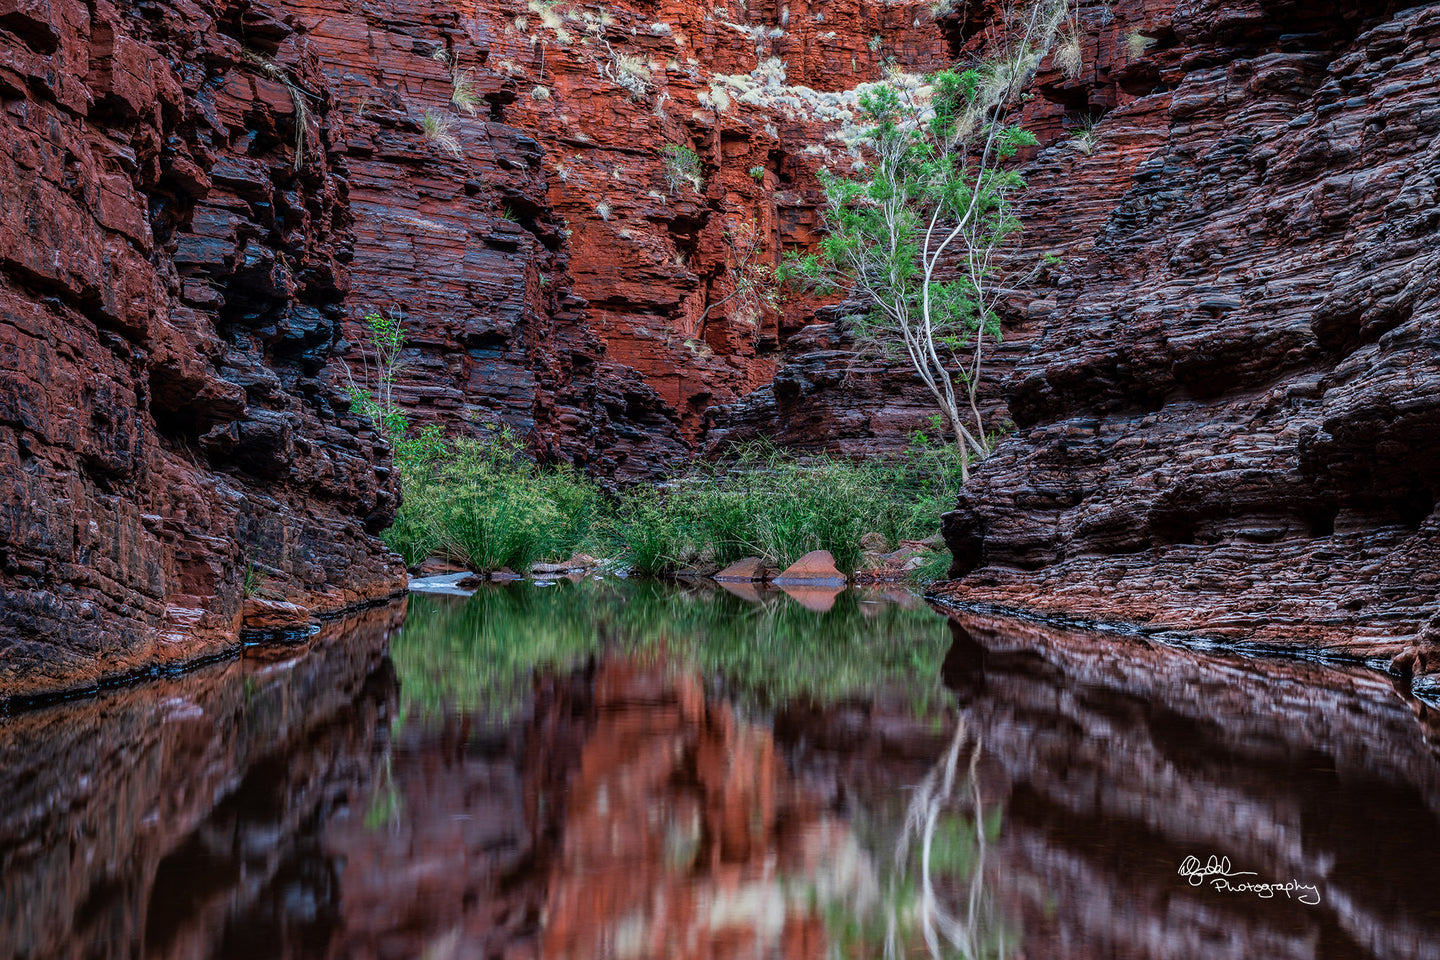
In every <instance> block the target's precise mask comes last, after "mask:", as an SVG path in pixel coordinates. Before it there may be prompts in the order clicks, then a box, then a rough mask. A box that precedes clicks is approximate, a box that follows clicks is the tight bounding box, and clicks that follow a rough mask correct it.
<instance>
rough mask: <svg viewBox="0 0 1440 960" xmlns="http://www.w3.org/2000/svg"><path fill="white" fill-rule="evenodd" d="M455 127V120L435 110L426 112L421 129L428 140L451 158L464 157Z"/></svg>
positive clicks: (421, 122) (421, 121)
mask: <svg viewBox="0 0 1440 960" xmlns="http://www.w3.org/2000/svg"><path fill="white" fill-rule="evenodd" d="M454 126H455V120H454V118H452V117H449V116H446V115H445V114H443V113H436V112H435V111H434V110H427V111H425V116H424V117H423V118H421V120H420V128H421V129H422V130H423V131H424V133H425V139H426V140H429V141H430V142H431V143H433V144H435V145H436V146H437V147H439V148H440V149H442V150H444V151H445V152H446V153H449V154H450V155H451V156H455V157H463V156H464V155H465V151H464V149H463V148H462V147H461V146H460V138H459V137H457V136H456V135H455V134H454V132H453V130H454Z"/></svg>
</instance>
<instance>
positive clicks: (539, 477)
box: [385, 430, 602, 570]
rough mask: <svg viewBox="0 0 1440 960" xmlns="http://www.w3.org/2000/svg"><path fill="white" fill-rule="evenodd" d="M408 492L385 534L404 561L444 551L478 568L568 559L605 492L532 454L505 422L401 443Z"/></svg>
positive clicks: (398, 457)
mask: <svg viewBox="0 0 1440 960" xmlns="http://www.w3.org/2000/svg"><path fill="white" fill-rule="evenodd" d="M395 460H396V463H397V465H398V466H399V468H400V482H401V488H402V490H403V492H404V500H403V502H402V504H401V507H400V512H399V514H398V515H397V516H396V518H395V523H394V525H393V526H391V528H390V529H389V530H388V531H386V533H385V540H386V542H387V543H388V544H389V545H390V546H391V547H392V548H393V549H394V550H395V551H396V552H397V553H399V554H400V555H401V556H402V557H404V558H405V561H406V562H407V563H412V564H413V563H419V562H420V561H421V560H424V559H425V558H426V557H428V556H431V555H434V554H441V555H444V556H446V557H449V558H451V559H454V560H456V561H458V562H461V563H464V564H465V565H467V566H469V567H470V568H472V569H475V570H494V569H498V568H500V567H506V566H508V567H511V568H512V569H515V570H523V569H524V568H526V567H528V566H529V565H530V564H531V563H534V562H535V561H536V560H540V559H556V560H560V559H565V558H566V557H568V556H570V555H571V554H573V553H574V552H575V551H576V549H578V548H579V547H580V546H581V544H582V541H584V540H585V539H586V538H587V537H588V536H589V535H590V533H591V530H592V528H593V526H594V523H595V519H596V515H597V514H598V512H599V509H600V505H601V502H602V499H601V497H602V495H601V493H600V491H599V490H598V488H596V487H595V486H594V485H593V484H592V483H590V482H589V481H587V480H585V479H583V478H581V477H578V476H577V475H576V474H575V473H574V472H573V471H571V470H569V469H547V468H542V467H540V466H538V465H536V464H535V463H533V462H531V461H530V460H529V459H528V458H527V457H526V455H525V448H524V444H523V443H522V442H521V441H520V440H519V439H518V438H516V437H515V436H514V434H512V433H510V432H509V431H508V430H505V431H501V432H500V433H499V434H496V435H495V436H493V437H490V438H486V439H483V440H474V439H468V438H467V439H459V440H454V441H449V442H446V441H444V440H442V439H440V437H439V433H438V430H432V431H431V432H429V433H426V432H424V431H422V433H421V435H420V436H419V437H417V438H416V439H413V440H404V441H400V442H398V443H397V444H396V456H395Z"/></svg>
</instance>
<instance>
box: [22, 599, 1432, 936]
mask: <svg viewBox="0 0 1440 960" xmlns="http://www.w3.org/2000/svg"><path fill="white" fill-rule="evenodd" d="M808 599H809V600H810V601H811V603H810V605H811V606H824V604H817V603H815V602H814V598H808ZM1437 744H1440V716H1437V712H1436V711H1434V710H1433V709H1432V708H1430V707H1428V706H1426V705H1425V704H1424V703H1422V702H1419V701H1416V700H1413V699H1407V698H1404V697H1402V696H1401V695H1400V694H1398V693H1397V692H1396V691H1395V690H1394V689H1393V687H1392V686H1391V685H1390V684H1389V682H1388V681H1387V679H1386V678H1384V677H1383V676H1381V675H1378V674H1375V673H1373V672H1370V671H1366V670H1362V669H1358V668H1356V669H1346V668H1336V667H1333V666H1323V665H1318V664H1310V663H1304V662H1268V661H1263V660H1253V659H1242V658H1238V657H1225V656H1217V655H1213V654H1209V653H1205V652H1198V651H1191V650H1177V649H1172V648H1166V647H1163V646H1159V645H1153V644H1150V643H1147V642H1146V641H1145V640H1144V639H1143V638H1133V637H1122V636H1104V635H1098V634H1094V633H1086V632H1080V631H1066V630H1063V629H1057V628H1054V627H1050V626H1045V625H1040V624H1035V623H1025V622H1021V621H1015V620H1007V619H1004V618H999V617H987V616H985V615H982V614H978V613H967V614H962V615H961V616H960V617H959V618H958V619H956V620H953V621H946V620H944V619H942V618H940V617H939V616H937V615H935V614H934V613H933V612H932V611H930V610H929V609H928V608H926V607H924V605H923V604H919V603H918V602H917V601H916V600H915V598H913V597H910V596H908V595H907V594H903V593H891V594H889V595H888V596H887V595H885V594H881V593H878V592H876V593H857V592H855V591H847V592H845V593H842V594H840V595H838V596H836V597H833V598H830V600H829V609H828V610H826V611H825V612H819V611H818V610H816V609H807V606H805V605H802V603H801V602H798V601H797V600H794V599H791V598H789V597H787V596H785V595H783V594H771V595H768V596H767V595H757V597H755V598H749V599H747V598H742V597H738V596H734V595H732V594H730V593H728V592H725V591H723V590H719V589H716V588H711V587H703V588H702V587H684V586H676V585H664V584H655V583H635V582H632V583H623V582H607V583H595V582H583V583H579V584H572V583H564V582H562V583H559V584H557V585H555V586H552V587H543V588H542V587H536V586H532V585H528V584H520V585H515V586H510V587H502V588H494V589H486V590H484V591H482V592H481V593H480V594H478V595H477V596H476V597H474V598H470V599H468V600H467V599H464V598H435V597H412V598H410V600H409V601H408V603H407V602H403V601H402V602H401V603H398V604H394V605H391V606H388V607H383V608H377V609H373V610H367V611H363V612H361V613H359V614H357V615H355V616H353V617H350V618H347V619H346V620H344V621H340V622H336V623H332V624H327V625H326V626H325V627H324V628H323V629H322V631H321V633H320V634H319V635H317V636H316V637H315V638H314V640H313V641H312V642H311V643H309V644H307V645H306V646H305V647H304V648H301V649H284V650H274V651H266V650H261V649H257V650H251V651H248V652H247V653H246V656H245V657H244V658H242V659H238V660H231V661H227V662H224V663H218V664H214V665H211V666H208V667H204V668H202V669H199V670H196V671H194V672H191V673H189V674H186V675H184V676H181V677H174V678H165V679H163V680H159V681H157V682H154V683H150V684H145V685H141V686H134V687H127V688H123V689H116V690H107V691H103V692H101V693H100V694H99V695H97V696H96V697H94V698H91V699H89V700H85V701H78V702H70V703H60V704H54V705H52V706H48V707H44V708H42V709H37V710H32V711H28V712H26V713H23V714H19V715H16V716H12V717H8V718H0V782H4V783H5V784H6V789H5V791H4V793H3V794H0V956H10V957H27V958H29V957H51V956H77V957H78V956H94V957H121V956H124V957H133V956H144V957H282V956H283V957H312V956H314V957H320V956H373V957H397V958H399V957H407V958H408V957H421V956H428V957H437V958H438V957H487V956H500V955H503V956H507V957H513V956H520V957H525V956H545V957H561V956H566V957H602V956H603V957H626V956H629V957H691V956H694V957H699V956H710V957H756V956H763V957H785V958H800V957H817V958H819V957H827V956H833V955H836V954H837V953H838V955H840V956H856V957H868V956H880V955H881V952H882V951H881V948H882V944H883V940H884V937H885V935H886V934H887V932H891V930H892V928H891V927H890V925H889V924H888V923H887V917H889V916H891V915H893V916H895V917H897V918H898V919H897V920H896V922H895V925H894V927H893V933H894V935H895V936H896V937H897V938H898V939H899V941H900V942H901V943H902V944H903V945H905V946H906V947H907V948H908V949H909V955H911V956H928V951H927V950H926V949H925V947H924V929H923V926H924V924H923V917H924V911H923V910H922V909H921V907H922V905H923V904H924V903H925V902H926V900H925V897H926V890H925V885H924V883H923V882H922V881H921V879H920V876H919V870H918V866H919V860H918V856H915V855H913V854H915V853H916V849H915V847H914V845H913V844H912V849H911V853H912V855H911V856H910V857H909V858H908V860H907V864H908V865H907V867H906V868H905V869H904V870H900V869H898V868H897V866H896V857H895V850H896V845H897V843H898V842H900V841H901V840H902V838H904V836H905V832H904V827H905V823H906V818H907V816H910V815H917V814H918V815H920V816H921V817H922V819H923V818H924V817H925V816H933V817H934V824H935V833H934V840H933V842H932V844H931V867H932V884H931V887H930V893H931V894H933V896H934V897H935V903H936V904H937V906H938V909H939V910H941V911H943V912H944V913H945V914H946V915H948V916H949V917H950V918H952V919H954V920H955V921H957V923H958V925H959V928H960V930H961V932H962V933H963V939H964V942H965V943H966V944H967V945H968V946H969V947H971V948H973V949H975V950H976V951H977V952H983V953H984V954H985V955H989V956H996V955H1003V956H1010V957H1015V958H1020V957H1028V958H1036V957H1047V958H1074V960H1095V958H1107V957H1123V958H1137V960H1138V958H1145V957H1174V958H1189V957H1200V956H1206V957H1235V958H1241V957H1244V958H1253V957H1262V956H1263V957H1267V958H1290V957H1294V958H1302V957H1303V958H1352V957H1374V958H1377V960H1378V958H1385V960H1390V958H1412V957H1413V958H1430V957H1440V897H1437V894H1436V891H1437V890H1440V747H1437ZM951 756H954V757H955V758H956V759H957V764H956V769H957V771H958V772H957V776H956V780H955V784H954V789H953V790H952V791H951V792H950V793H949V794H948V796H944V797H941V798H939V799H937V800H935V802H933V803H931V804H929V805H928V806H924V807H923V808H922V806H921V805H920V804H919V801H920V799H923V797H924V796H925V795H926V784H927V783H928V784H930V785H931V786H932V787H933V785H934V784H935V783H936V782H937V780H936V779H935V774H936V773H937V772H943V770H944V764H945V761H946V759H947V758H948V757H951ZM972 761H973V767H972V766H971V764H972ZM972 770H973V775H972V773H971V771H972ZM927 778H929V779H927ZM932 792H933V791H932ZM1189 857H1195V858H1197V860H1198V862H1199V863H1200V864H1201V865H1202V866H1203V865H1204V864H1206V863H1208V862H1209V858H1211V857H1215V858H1217V861H1216V862H1217V863H1218V862H1220V859H1219V858H1225V859H1226V860H1228V862H1229V864H1230V870H1231V872H1236V873H1238V872H1239V871H1251V872H1253V875H1244V876H1238V875H1237V876H1235V877H1232V878H1231V882H1232V884H1235V885H1238V884H1242V883H1257V882H1258V883H1267V884H1269V883H1290V882H1292V881H1293V882H1294V883H1296V884H1297V887H1296V888H1295V889H1292V890H1291V891H1290V892H1289V893H1287V892H1284V891H1280V892H1272V895H1271V896H1270V897H1268V898H1264V897H1262V896H1261V895H1259V894H1258V893H1257V892H1255V891H1250V890H1246V891H1237V890H1233V889H1232V890H1230V891H1228V892H1227V891H1220V890H1216V889H1214V888H1213V885H1212V879H1211V878H1207V877H1195V878H1191V879H1192V880H1199V881H1200V882H1199V883H1198V885H1192V883H1191V882H1190V881H1189V880H1187V878H1186V877H1184V876H1181V875H1180V872H1179V871H1180V870H1181V866H1182V864H1183V863H1185V862H1186V860H1187V858H1189ZM1310 889H1313V890H1314V891H1315V893H1314V896H1315V898H1316V899H1318V900H1319V903H1318V904H1313V905H1312V904H1310V903H1308V902H1302V901H1308V900H1309V899H1310V894H1309V893H1308V890H1310ZM953 955H955V954H954V952H953V951H952V952H950V953H948V954H947V956H953Z"/></svg>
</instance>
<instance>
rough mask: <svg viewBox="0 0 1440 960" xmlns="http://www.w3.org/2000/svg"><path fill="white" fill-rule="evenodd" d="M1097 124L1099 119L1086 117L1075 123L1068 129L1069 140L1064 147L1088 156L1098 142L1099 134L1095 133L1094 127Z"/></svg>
mask: <svg viewBox="0 0 1440 960" xmlns="http://www.w3.org/2000/svg"><path fill="white" fill-rule="evenodd" d="M1099 122H1100V118H1099V117H1087V118H1086V119H1084V120H1081V121H1080V122H1078V123H1076V124H1075V125H1074V126H1072V127H1071V128H1070V140H1069V142H1068V143H1067V144H1066V146H1068V147H1069V148H1070V149H1071V150H1074V151H1075V152H1076V153H1080V154H1083V155H1085V156H1087V157H1088V156H1090V154H1092V153H1094V152H1095V146H1096V144H1097V143H1098V142H1099V134H1097V133H1096V132H1095V125H1096V124H1097V123H1099Z"/></svg>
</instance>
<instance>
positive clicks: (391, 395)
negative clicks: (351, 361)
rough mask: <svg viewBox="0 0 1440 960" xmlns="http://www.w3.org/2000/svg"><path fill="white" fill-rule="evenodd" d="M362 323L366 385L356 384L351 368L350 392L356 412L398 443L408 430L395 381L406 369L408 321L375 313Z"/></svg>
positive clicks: (401, 317)
mask: <svg viewBox="0 0 1440 960" xmlns="http://www.w3.org/2000/svg"><path fill="white" fill-rule="evenodd" d="M362 322H363V323H364V328H363V329H362V331H361V335H360V344H359V346H360V364H361V376H362V377H363V382H356V380H355V374H354V372H353V370H352V369H351V367H350V366H349V365H348V364H347V365H346V367H345V375H346V378H347V379H348V381H349V383H348V385H347V387H346V392H347V393H348V394H350V402H351V405H352V406H353V407H354V408H355V410H356V411H357V412H359V413H362V414H364V415H365V416H367V417H369V418H370V419H372V420H374V421H375V424H376V426H378V427H380V429H381V430H383V431H384V433H385V435H386V436H387V437H388V438H389V439H390V440H391V442H395V441H398V440H401V439H403V438H404V436H405V430H406V427H407V422H406V419H405V415H404V413H403V412H401V410H400V406H399V404H398V403H396V401H395V381H396V380H397V379H398V378H399V376H400V372H401V371H402V370H403V369H404V366H405V361H404V358H403V356H402V351H404V349H405V339H406V338H405V318H404V317H403V316H401V315H396V314H390V315H387V314H383V313H381V312H380V311H378V310H372V311H370V312H369V313H367V314H366V315H365V317H364V320H363V321H362Z"/></svg>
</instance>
